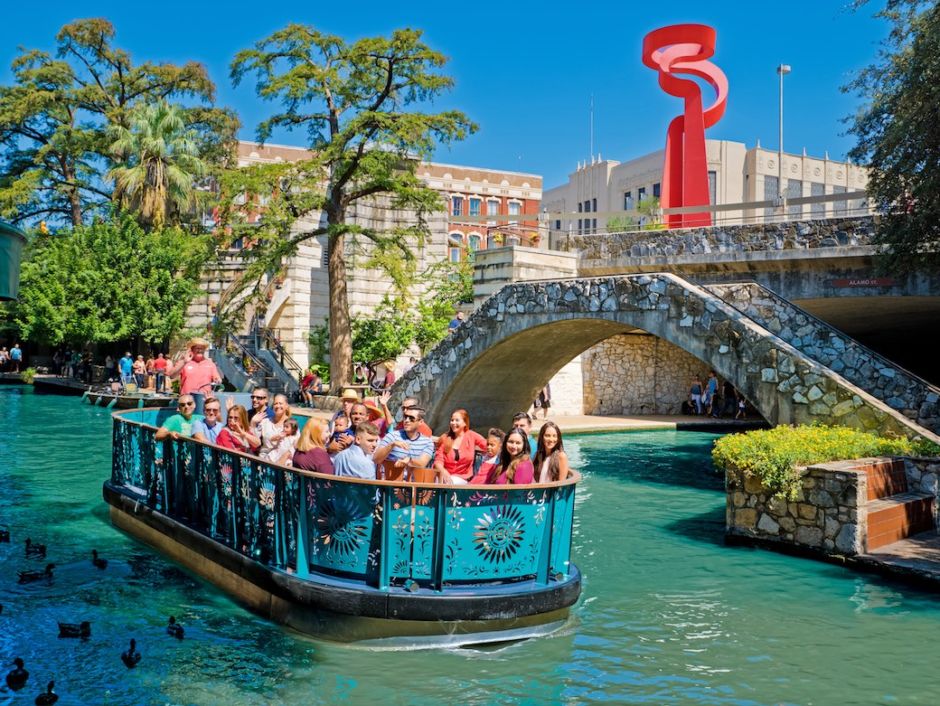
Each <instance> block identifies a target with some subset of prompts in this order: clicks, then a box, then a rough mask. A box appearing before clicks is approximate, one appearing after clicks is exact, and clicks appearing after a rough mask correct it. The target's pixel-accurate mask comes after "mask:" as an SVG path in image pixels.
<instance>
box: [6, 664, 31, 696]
mask: <svg viewBox="0 0 940 706" xmlns="http://www.w3.org/2000/svg"><path fill="white" fill-rule="evenodd" d="M13 666H14V667H16V669H11V670H10V671H9V672H8V673H7V686H8V687H10V688H11V689H12V690H13V691H19V690H20V689H22V688H23V687H24V686H26V680H27V679H29V672H27V671H26V670H25V669H23V660H22V659H20V658H19V657H17V658H16V659H14V660H13Z"/></svg>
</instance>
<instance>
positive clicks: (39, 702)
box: [35, 681, 59, 706]
mask: <svg viewBox="0 0 940 706" xmlns="http://www.w3.org/2000/svg"><path fill="white" fill-rule="evenodd" d="M53 689H55V682H54V681H51V682H49V683H48V684H47V685H46V690H45V691H44V692H43V693H41V694H40V695H39V696H37V697H36V701H35V703H36V706H52V704H54V703H55V702H56V701H58V700H59V695H58V694H57V693H55V692H54V691H53Z"/></svg>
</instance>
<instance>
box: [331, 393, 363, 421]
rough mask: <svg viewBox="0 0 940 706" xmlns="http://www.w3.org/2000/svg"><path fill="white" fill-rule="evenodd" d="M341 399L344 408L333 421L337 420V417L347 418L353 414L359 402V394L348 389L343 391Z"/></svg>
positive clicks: (335, 415) (334, 416)
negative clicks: (354, 407) (343, 415)
mask: <svg viewBox="0 0 940 706" xmlns="http://www.w3.org/2000/svg"><path fill="white" fill-rule="evenodd" d="M339 399H340V402H342V403H343V407H342V409H340V410H339V412H337V413H336V414H334V415H333V419H336V417H338V416H339V415H340V414H345V415H346V416H347V417H348V416H349V415H350V414H352V408H353V405H354V404H356V403H357V402H358V401H359V393H358V392H356V391H355V390H354V389H352V388H351V387H347V388H346V389H345V390H343V394H342V395H341V396H340V398H339Z"/></svg>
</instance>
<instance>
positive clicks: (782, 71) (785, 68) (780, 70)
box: [777, 64, 791, 206]
mask: <svg viewBox="0 0 940 706" xmlns="http://www.w3.org/2000/svg"><path fill="white" fill-rule="evenodd" d="M790 71H791V69H790V65H789V64H780V65H779V66H778V67H777V75H778V76H779V77H780V142H779V143H778V148H777V149H778V152H777V198H778V199H779V200H780V205H781V206H782V205H783V77H784V76H786V75H787V74H788V73H790Z"/></svg>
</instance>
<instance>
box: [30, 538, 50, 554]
mask: <svg viewBox="0 0 940 706" xmlns="http://www.w3.org/2000/svg"><path fill="white" fill-rule="evenodd" d="M26 556H28V557H29V556H35V557H39V558H40V559H45V558H46V545H45V544H33V540H31V539H30V538H29V537H27V538H26Z"/></svg>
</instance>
